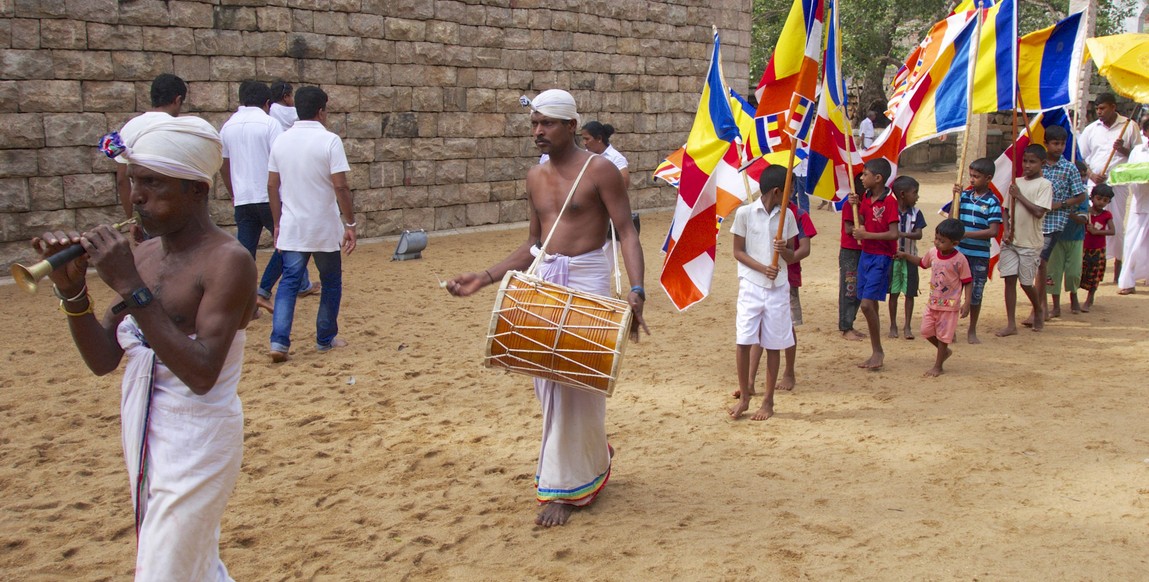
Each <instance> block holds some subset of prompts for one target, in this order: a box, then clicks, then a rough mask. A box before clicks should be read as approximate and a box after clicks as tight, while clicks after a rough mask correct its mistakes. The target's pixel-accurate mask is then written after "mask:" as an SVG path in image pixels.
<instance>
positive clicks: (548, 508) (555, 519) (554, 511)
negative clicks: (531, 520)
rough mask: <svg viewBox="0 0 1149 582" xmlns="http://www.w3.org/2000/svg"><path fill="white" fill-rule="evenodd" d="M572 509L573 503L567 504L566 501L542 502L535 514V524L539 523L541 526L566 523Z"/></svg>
mask: <svg viewBox="0 0 1149 582" xmlns="http://www.w3.org/2000/svg"><path fill="white" fill-rule="evenodd" d="M574 509H575V508H574V506H573V505H567V504H566V503H555V502H554V501H550V502H547V503H544V504H543V509H542V511H540V512H539V514H538V515H537V516H535V525H541V526H543V527H554V526H556V525H566V523H567V520H568V519H570V517H571V513H572V512H573V511H574Z"/></svg>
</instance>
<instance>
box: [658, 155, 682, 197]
mask: <svg viewBox="0 0 1149 582" xmlns="http://www.w3.org/2000/svg"><path fill="white" fill-rule="evenodd" d="M684 155H686V146H682V147H680V148H678V149H677V150H674V153H672V154H670V155H669V156H666V159H665V160H662V163H661V164H658V167H657V168H655V169H654V177H655V178H658V179H659V180H663V181H665V182H666V183H667V184H670V185H671V186H674V187H675V188H678V181H679V180H680V179H681V178H682V156H684Z"/></svg>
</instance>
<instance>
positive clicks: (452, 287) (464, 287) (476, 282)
mask: <svg viewBox="0 0 1149 582" xmlns="http://www.w3.org/2000/svg"><path fill="white" fill-rule="evenodd" d="M486 273H487V272H486V271H483V272H482V273H463V274H462V275H459V276H457V277H454V278H452V279H447V281H446V287H447V293H450V294H451V295H454V296H455V297H467V296H468V295H472V294H474V293H475V292H476V291H478V290H479V289H482V288H483V285H484V284H485V283H487V282H488V277H487V274H486Z"/></svg>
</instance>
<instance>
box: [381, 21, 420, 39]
mask: <svg viewBox="0 0 1149 582" xmlns="http://www.w3.org/2000/svg"><path fill="white" fill-rule="evenodd" d="M384 28H385V30H384V34H385V38H387V39H388V40H408V41H419V40H423V39H424V38H425V37H426V36H427V26H426V23H424V22H423V21H421V20H407V19H403V18H388V19H387V21H386V23H385V24H384Z"/></svg>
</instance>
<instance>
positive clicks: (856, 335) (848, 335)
mask: <svg viewBox="0 0 1149 582" xmlns="http://www.w3.org/2000/svg"><path fill="white" fill-rule="evenodd" d="M842 338H844V339H847V340H850V341H852V342H860V341H862V340H864V339H866V334H864V333H862V332H860V331H858V330H856V329H847V330H846V331H843V332H842Z"/></svg>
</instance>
